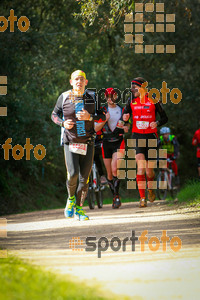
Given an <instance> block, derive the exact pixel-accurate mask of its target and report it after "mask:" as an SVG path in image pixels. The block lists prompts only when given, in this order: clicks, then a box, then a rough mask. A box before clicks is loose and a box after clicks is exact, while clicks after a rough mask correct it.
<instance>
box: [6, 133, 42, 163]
mask: <svg viewBox="0 0 200 300" xmlns="http://www.w3.org/2000/svg"><path fill="white" fill-rule="evenodd" d="M11 142H12V138H8V139H7V140H6V141H5V143H4V144H3V145H2V149H3V150H4V159H5V160H9V159H10V152H9V150H11V151H12V157H13V158H14V159H15V160H20V159H22V158H23V157H24V152H25V151H26V160H30V152H31V150H33V154H34V157H35V158H36V159H37V160H42V159H43V158H44V157H45V156H46V149H45V147H44V146H43V145H41V144H38V145H37V146H36V147H35V148H34V146H33V145H32V144H31V143H30V138H26V144H25V145H24V147H22V146H21V145H19V144H17V145H15V146H14V147H12V145H11Z"/></svg>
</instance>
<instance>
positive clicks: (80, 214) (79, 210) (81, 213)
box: [74, 206, 89, 221]
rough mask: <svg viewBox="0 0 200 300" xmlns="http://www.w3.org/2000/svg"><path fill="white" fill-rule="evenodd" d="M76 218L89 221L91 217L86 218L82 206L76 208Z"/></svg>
mask: <svg viewBox="0 0 200 300" xmlns="http://www.w3.org/2000/svg"><path fill="white" fill-rule="evenodd" d="M74 218H75V219H76V220H79V221H86V220H89V217H88V216H86V214H85V211H84V210H83V209H82V207H80V206H76V207H75V215H74Z"/></svg>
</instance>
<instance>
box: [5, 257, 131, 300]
mask: <svg viewBox="0 0 200 300" xmlns="http://www.w3.org/2000/svg"><path fill="white" fill-rule="evenodd" d="M0 282H1V288H0V300H3V299H6V300H14V299H20V300H27V299H31V300H40V299H41V300H51V299H52V300H61V299H62V300H65V299H70V300H73V299H87V300H90V299H91V300H94V299H96V300H100V299H101V300H104V299H105V300H106V299H118V300H119V299H122V298H121V297H120V298H118V297H117V296H116V297H115V296H114V297H113V295H111V296H110V297H108V296H107V295H106V296H105V295H103V294H102V292H101V291H100V290H99V289H98V288H96V287H94V288H91V287H88V286H86V285H84V284H83V283H77V282H76V283H75V282H73V281H71V280H70V279H69V277H68V276H67V275H64V276H62V277H61V275H56V274H53V273H51V272H47V271H43V270H42V269H41V268H39V267H36V266H32V265H30V264H27V263H26V262H24V261H22V260H20V259H18V258H14V257H10V258H1V259H0ZM123 299H128V297H125V298H123Z"/></svg>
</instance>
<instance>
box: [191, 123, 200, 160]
mask: <svg viewBox="0 0 200 300" xmlns="http://www.w3.org/2000/svg"><path fill="white" fill-rule="evenodd" d="M192 145H193V146H197V157H200V128H199V129H198V130H197V131H195V134H194V136H193V139H192Z"/></svg>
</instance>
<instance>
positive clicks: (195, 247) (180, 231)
mask: <svg viewBox="0 0 200 300" xmlns="http://www.w3.org/2000/svg"><path fill="white" fill-rule="evenodd" d="M86 211H87V213H88V215H89V217H90V220H89V221H86V222H79V221H75V220H74V219H64V216H63V210H60V209H59V210H51V211H43V212H33V213H27V214H21V215H12V216H6V218H7V222H8V225H7V231H8V236H7V238H0V247H1V248H3V249H8V253H12V254H15V255H18V256H20V257H23V258H26V259H30V260H31V261H32V262H34V263H36V264H39V265H44V266H46V267H48V268H50V269H51V270H53V271H54V272H59V273H63V274H70V275H72V277H73V278H78V279H80V280H82V281H84V282H85V283H87V284H93V283H95V284H99V285H100V286H101V288H102V289H103V290H107V291H108V292H109V291H112V292H113V293H115V294H117V295H127V296H130V297H131V298H132V299H190V300H191V299H199V295H200V284H199V279H200V208H195V207H194V208H190V209H186V208H182V209H180V208H178V207H177V206H173V207H172V206H171V207H169V206H167V205H166V204H165V203H164V202H162V201H155V203H153V204H152V203H150V204H149V205H148V207H147V208H145V209H140V208H139V207H138V203H126V204H123V206H122V207H121V208H120V209H118V210H113V209H112V208H111V206H110V205H105V206H104V208H103V209H97V208H95V210H93V211H92V210H89V209H87V208H86ZM132 231H133V233H132ZM144 231H146V232H144ZM147 231H148V232H147ZM163 231H166V235H167V236H168V237H169V241H166V242H162V240H161V236H162V235H163ZM134 233H135V237H136V238H135V240H134V238H132V241H131V240H130V237H131V236H132V234H134ZM142 233H143V235H144V236H145V237H146V240H145V241H144V244H142V241H141V240H140V239H141V238H140V236H141V234H142ZM87 237H88V240H89V239H90V238H91V237H93V242H94V240H95V241H96V243H95V244H93V245H91V244H90V245H89V244H87V245H86V238H87ZM101 237H105V238H101ZM113 237H118V239H115V242H114V239H113ZM153 237H157V238H153ZM174 237H178V238H174ZM74 238H78V241H80V243H82V244H81V245H77V244H76V242H77V239H76V240H74ZM79 238H80V239H79ZM137 238H139V240H137ZM123 240H126V241H124V242H123ZM73 241H74V242H75V244H73ZM105 241H106V243H107V244H106V243H105ZM111 241H113V243H111ZM170 241H171V243H170ZM70 242H71V244H70ZM180 243H181V244H182V247H181V248H180V246H181V244H180ZM134 244H135V249H134ZM164 244H165V246H166V251H164V250H165V249H164ZM100 246H102V249H101V248H100ZM95 247H96V250H95V249H94V248H95ZM117 247H118V249H117ZM123 247H124V249H123ZM143 247H144V248H143ZM72 248H74V249H72ZM86 248H87V250H93V251H86ZM106 248H107V249H106ZM142 248H143V249H142ZM115 250H118V251H115ZM123 250H125V251H123ZM142 250H144V251H142ZM153 250H154V251H153ZM155 250H156V251H155ZM175 251H176V252H175ZM100 256H101V257H100Z"/></svg>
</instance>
